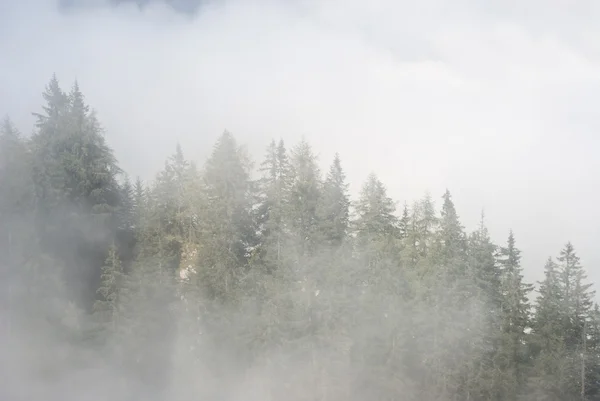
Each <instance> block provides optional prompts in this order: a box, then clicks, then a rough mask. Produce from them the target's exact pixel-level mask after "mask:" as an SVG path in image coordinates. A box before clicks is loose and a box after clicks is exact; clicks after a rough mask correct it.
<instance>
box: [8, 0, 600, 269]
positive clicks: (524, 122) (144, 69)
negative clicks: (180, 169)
mask: <svg viewBox="0 0 600 401" xmlns="http://www.w3.org/2000/svg"><path fill="white" fill-rule="evenodd" d="M4 3H6V4H3V5H2V6H0V7H2V9H0V11H1V12H0V14H3V15H5V18H4V21H3V23H2V24H0V26H1V27H0V54H2V57H1V58H0V88H3V96H2V97H0V113H1V112H7V113H9V114H10V115H11V116H12V117H13V118H14V119H15V120H16V121H17V122H18V124H19V125H20V126H21V128H22V129H23V130H24V131H26V132H27V130H29V129H30V128H29V127H30V126H31V118H30V115H29V113H30V112H31V111H34V110H37V109H39V107H40V104H41V97H40V92H41V90H42V88H43V87H44V85H45V84H46V82H47V81H48V79H49V77H50V75H51V74H52V72H56V73H57V74H58V76H59V78H60V79H61V81H62V82H63V85H70V84H71V83H72V81H73V80H74V79H78V80H79V82H80V85H81V87H82V89H83V91H84V93H85V94H86V95H87V98H88V101H89V102H90V103H91V104H92V105H93V106H94V107H95V108H96V109H97V110H98V113H99V117H100V119H101V121H102V122H103V123H104V126H105V128H106V135H107V137H108V139H109V141H110V143H111V144H112V145H113V147H114V148H115V150H116V152H117V156H118V157H119V158H120V160H121V163H122V165H123V167H124V168H126V169H127V170H128V171H130V172H131V173H132V174H133V175H137V174H141V175H143V176H146V177H151V176H152V175H153V174H154V173H155V172H156V171H157V170H158V169H160V168H161V166H162V163H163V160H164V159H165V157H166V156H167V155H168V154H169V153H171V152H172V150H173V149H174V146H175V143H176V141H179V142H181V144H182V145H183V146H184V149H185V150H186V153H187V156H188V157H191V158H194V159H197V160H203V159H204V158H205V157H206V156H207V154H208V152H209V151H210V147H211V146H212V143H213V141H214V139H215V138H216V136H217V135H218V134H220V133H221V132H222V131H223V130H224V129H228V130H230V131H232V132H233V133H234V134H235V135H236V136H237V137H238V138H239V139H240V141H242V142H245V143H248V144H249V147H250V150H251V151H252V152H253V153H254V154H255V159H257V160H260V158H261V157H262V154H263V149H264V147H265V146H266V144H267V142H268V141H269V139H270V138H272V137H276V138H278V137H283V138H284V139H285V140H286V141H287V142H288V143H289V144H290V145H291V144H293V143H294V142H296V141H297V140H298V139H299V138H300V137H301V136H305V137H306V138H307V139H308V140H309V141H310V142H311V143H312V144H313V146H314V147H315V149H316V150H317V151H319V152H320V155H321V160H322V162H323V165H324V167H325V166H326V165H327V164H328V163H329V161H330V160H331V158H332V156H333V153H334V152H336V151H338V152H340V154H341V156H342V160H343V162H344V166H345V167H346V169H347V171H348V174H349V177H350V178H351V181H352V184H353V186H352V189H353V191H354V192H357V191H358V187H359V185H360V183H361V181H362V180H364V179H365V178H366V176H367V174H368V173H369V172H371V171H374V172H376V173H377V174H378V175H379V176H380V177H381V179H382V180H383V181H384V182H385V183H386V184H387V186H388V188H389V192H390V194H391V195H393V196H394V198H396V199H398V200H399V201H404V200H407V201H409V202H410V201H412V200H413V199H415V198H416V197H420V196H421V195H422V194H423V192H424V191H425V190H430V191H432V193H433V195H434V196H436V197H437V196H438V195H441V194H442V192H443V190H444V189H445V188H446V187H448V188H449V189H450V190H451V191H452V193H453V195H454V199H455V201H456V203H457V207H458V210H459V212H460V214H461V217H462V218H463V221H464V222H465V224H466V225H467V227H468V228H473V227H474V226H475V224H476V223H477V221H478V219H479V215H480V210H481V208H485V210H486V215H487V217H488V220H489V225H490V229H491V232H492V234H493V236H494V238H495V239H496V241H498V242H502V241H504V239H505V237H506V236H507V233H508V230H509V228H513V229H514V230H515V233H516V237H517V241H518V244H519V246H520V247H521V248H522V250H523V252H524V263H525V264H526V265H527V266H526V269H527V274H528V278H529V279H531V280H533V279H539V278H540V277H541V269H542V267H543V263H544V261H545V259H546V258H547V256H548V255H549V254H552V255H556V254H557V253H558V251H559V249H560V247H561V246H562V245H563V244H564V243H565V242H566V241H567V240H571V241H573V242H574V244H575V245H576V246H577V247H578V250H579V253H580V256H582V259H583V261H584V262H585V263H586V265H587V267H588V269H589V271H590V276H591V278H592V279H594V280H597V279H600V273H594V271H593V267H594V264H596V263H599V262H600V252H598V251H597V249H596V248H597V247H596V244H597V243H598V241H599V240H600V238H598V234H597V230H596V228H595V226H594V224H593V223H592V222H594V221H598V219H599V218H600V212H598V211H597V210H598V208H597V207H596V205H597V204H599V203H600V193H599V192H598V190H597V189H596V188H598V184H599V177H598V174H597V173H596V172H597V171H599V170H598V167H600V162H599V161H597V158H596V157H595V151H596V149H597V146H598V145H599V144H600V143H599V141H600V140H599V139H598V136H597V134H596V131H597V129H596V128H598V123H597V118H596V117H597V112H596V110H595V107H594V105H595V104H596V103H597V101H598V93H599V91H598V90H597V88H598V87H599V86H600V69H599V68H598V63H599V61H598V60H599V59H598V54H599V53H598V50H600V40H598V39H597V38H598V36H597V35H596V34H597V31H598V28H596V27H595V26H594V22H593V21H595V20H597V18H596V17H599V16H600V8H599V7H598V6H595V5H593V4H592V3H590V2H587V3H586V2H583V1H582V2H578V3H570V4H567V2H553V3H551V4H550V5H548V3H541V2H535V1H534V2H527V3H517V2H513V3H512V6H514V7H508V5H506V4H505V3H504V2H502V3H501V2H491V3H490V2H483V1H466V0H462V1H458V2H452V4H450V2H447V1H443V0H426V1H422V2H414V1H392V0H378V1H371V2H369V1H362V0H361V1H358V0H344V1H340V0H320V1H316V0H295V1H275V0H260V1H254V2H247V1H242V0H227V1H222V2H214V1H213V2H210V3H208V4H207V5H205V6H204V7H202V8H201V10H200V12H199V13H198V14H196V15H195V16H194V17H190V16H187V15H183V14H180V13H176V12H175V11H173V10H172V9H171V8H169V7H168V6H166V5H165V4H161V3H153V4H152V5H150V6H149V7H147V8H145V10H144V11H143V12H140V11H139V10H138V9H137V8H136V7H134V6H132V5H128V4H126V5H121V6H119V7H109V6H107V5H106V4H103V3H102V2H95V4H92V3H89V4H88V5H87V6H86V7H77V8H73V9H69V10H67V11H62V12H60V11H59V10H58V8H57V7H56V6H55V4H54V3H53V2H49V1H41V0H38V1H33V0H26V1H24V0H21V1H19V2H10V4H7V3H9V2H4ZM527 15H529V16H531V18H529V17H528V18H524V17H523V16H527ZM534 15H537V17H538V18H535V19H534V18H533V16H534Z"/></svg>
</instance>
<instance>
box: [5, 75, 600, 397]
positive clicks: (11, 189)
mask: <svg viewBox="0 0 600 401" xmlns="http://www.w3.org/2000/svg"><path fill="white" fill-rule="evenodd" d="M40 103H42V107H40V109H39V110H37V112H36V113H35V117H36V125H35V127H34V128H33V130H32V134H31V135H23V134H21V133H20V132H19V130H18V129H17V128H16V127H15V126H14V124H13V123H12V122H11V120H10V119H9V118H8V117H7V118H6V119H4V120H3V122H2V125H1V128H0V255H2V256H1V257H0V299H1V303H0V312H1V314H0V342H1V343H2V344H3V351H2V352H1V353H2V354H3V358H5V362H6V363H3V364H2V365H3V366H1V367H0V375H1V376H2V377H4V378H9V380H7V383H6V384H3V385H2V388H1V389H0V395H1V396H2V397H1V398H3V399H7V400H8V399H11V400H21V399H22V400H25V399H27V400H31V399H50V400H53V399H57V400H58V399H61V400H84V399H85V400H108V399H112V400H141V399H144V400H157V401H158V400H161V401H167V400H169V401H171V400H173V401H175V400H207V401H212V400H214V401H279V400H287V401H338V400H339V401H342V400H343V401H411V400H414V401H437V400H440V401H465V400H468V401H492V400H493V401H514V400H524V401H570V400H598V399H600V310H599V308H598V305H597V304H596V302H595V292H594V290H593V287H592V284H591V283H590V282H588V280H587V276H586V273H585V269H584V267H583V266H582V264H581V263H580V259H579V257H578V255H577V252H576V249H575V247H574V245H573V244H571V243H570V242H565V245H564V247H563V248H562V249H549V250H548V254H549V255H553V256H551V257H549V258H548V260H547V262H546V264H545V266H539V269H543V270H544V279H543V281H542V282H540V283H539V285H537V291H534V290H533V289H534V284H536V283H526V282H524V280H523V275H522V266H521V262H520V258H521V255H520V250H519V244H518V237H519V233H513V232H507V233H506V239H505V240H504V241H503V242H502V243H499V244H496V243H494V242H493V241H492V239H491V238H490V235H489V233H488V230H487V229H486V221H485V219H484V216H483V214H482V218H481V224H480V225H479V227H478V228H477V229H476V230H475V231H474V232H466V230H465V228H464V227H463V226H462V225H461V222H460V218H459V214H458V212H457V210H456V209H455V206H454V204H453V200H452V196H451V193H450V192H449V191H446V192H445V193H444V194H436V196H431V195H429V194H424V196H423V197H422V198H421V199H418V200H416V201H414V202H413V203H410V204H404V205H403V206H398V204H397V202H395V201H394V200H393V199H391V198H390V197H389V196H388V195H387V193H386V187H385V185H384V183H382V182H381V181H380V180H379V179H378V177H377V176H376V175H375V174H372V175H370V176H369V178H368V179H367V181H366V182H364V183H363V185H362V187H361V188H362V189H361V191H360V195H359V196H358V197H357V199H350V196H349V191H348V183H347V182H346V177H345V175H344V168H343V162H342V160H341V159H340V157H339V156H336V157H335V158H334V160H332V161H331V164H330V167H329V169H328V170H327V171H320V168H319V165H320V161H319V160H318V159H317V157H316V153H315V152H314V151H313V148H312V147H311V145H310V144H309V143H307V142H306V141H304V140H302V141H300V142H299V143H296V144H291V145H290V146H288V144H286V143H284V142H283V141H282V140H279V139H274V140H273V141H272V142H271V143H270V144H269V145H268V147H267V148H266V150H265V153H264V157H263V159H262V160H260V161H258V162H256V163H255V162H254V161H253V160H251V157H250V155H249V154H248V153H247V151H246V150H245V148H244V146H243V144H239V143H237V142H236V139H235V137H234V135H233V134H232V133H229V132H227V131H225V132H224V133H222V134H221V135H220V136H219V138H218V140H217V141H216V143H215V144H214V147H213V148H212V153H211V154H210V157H209V158H208V159H207V160H206V162H205V163H204V164H203V165H197V164H196V163H194V162H193V161H191V160H190V159H188V158H186V154H185V152H184V149H182V148H181V147H180V146H178V145H176V144H175V143H174V144H173V153H172V155H171V156H170V157H169V158H168V159H167V160H166V161H165V164H164V167H163V168H162V170H161V172H160V173H159V174H157V176H156V177H155V179H154V180H153V181H152V182H143V181H142V180H141V179H139V178H138V179H130V178H129V177H128V175H127V174H126V172H124V171H122V169H121V168H120V167H119V162H118V160H116V158H115V156H114V154H113V151H112V149H111V147H110V145H109V144H108V143H107V142H106V140H105V137H104V132H103V128H102V124H101V123H100V121H99V120H98V117H97V116H96V114H95V112H94V111H93V109H92V108H91V107H90V106H89V105H88V104H87V103H86V100H85V98H84V95H83V94H82V91H81V90H80V88H79V86H78V84H77V83H75V84H73V85H72V86H71V87H70V89H68V90H63V89H62V88H61V85H60V83H59V81H58V79H57V77H56V76H53V77H52V79H51V80H50V81H49V83H48V84H47V86H46V88H45V90H44V91H43V94H42V99H41V100H40ZM140 146H143V145H140ZM140 151H141V152H143V149H140ZM253 177H255V178H253ZM438 205H439V207H438ZM528 268H529V267H528ZM3 381H4V380H3Z"/></svg>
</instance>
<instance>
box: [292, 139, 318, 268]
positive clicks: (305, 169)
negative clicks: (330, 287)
mask: <svg viewBox="0 0 600 401" xmlns="http://www.w3.org/2000/svg"><path fill="white" fill-rule="evenodd" d="M291 166H292V174H293V180H292V186H291V190H290V216H291V219H292V222H291V226H292V230H293V235H294V237H295V241H296V243H297V246H298V252H297V254H298V257H299V258H304V257H307V256H310V255H312V254H314V252H315V250H316V248H317V245H318V244H319V242H320V241H321V238H320V235H319V234H320V233H319V216H318V210H319V205H320V202H321V199H322V184H321V176H320V175H321V173H320V170H319V167H318V165H317V157H316V156H315V155H314V154H313V151H312V148H311V146H310V145H309V144H308V142H306V141H305V140H302V141H300V143H299V144H298V145H296V146H295V147H294V149H293V150H292V154H291Z"/></svg>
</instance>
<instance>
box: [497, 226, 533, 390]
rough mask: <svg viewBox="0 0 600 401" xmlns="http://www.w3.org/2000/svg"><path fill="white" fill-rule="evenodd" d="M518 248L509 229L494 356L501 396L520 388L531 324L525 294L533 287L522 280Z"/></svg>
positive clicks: (502, 262) (501, 258)
mask: <svg viewBox="0 0 600 401" xmlns="http://www.w3.org/2000/svg"><path fill="white" fill-rule="evenodd" d="M520 253H521V251H520V250H519V249H517V248H516V246H515V237H514V235H513V233H512V231H511V232H510V234H509V236H508V242H507V246H506V247H502V248H501V249H500V252H499V263H500V265H501V266H502V275H501V284H500V288H501V294H502V303H501V309H500V311H501V333H502V336H501V338H500V348H499V350H498V353H497V355H496V357H495V361H496V366H499V367H500V371H501V373H502V376H501V377H500V384H501V385H500V388H498V389H497V391H498V393H499V394H501V397H502V398H503V399H507V400H509V399H515V398H516V397H517V395H518V393H519V391H520V390H521V389H523V386H524V384H525V383H524V381H523V378H524V377H525V374H524V373H525V372H524V368H525V367H526V365H527V352H526V349H525V344H526V343H527V340H528V339H527V334H526V330H527V329H528V328H529V326H530V321H529V319H530V316H529V314H530V306H529V301H528V295H529V293H530V292H531V291H532V290H533V287H532V286H531V285H529V284H526V283H524V282H523V274H522V268H521V264H520V260H521V255H520Z"/></svg>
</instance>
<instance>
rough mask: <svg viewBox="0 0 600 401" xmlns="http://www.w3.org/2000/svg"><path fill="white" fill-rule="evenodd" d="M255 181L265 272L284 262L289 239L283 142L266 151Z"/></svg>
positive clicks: (288, 171) (288, 184)
mask: <svg viewBox="0 0 600 401" xmlns="http://www.w3.org/2000/svg"><path fill="white" fill-rule="evenodd" d="M260 171H261V172H262V173H263V176H262V177H261V179H260V180H259V182H258V189H259V191H258V197H259V199H258V206H257V208H256V212H255V214H256V221H257V224H258V226H259V230H260V247H259V253H260V259H261V261H262V263H263V264H265V267H266V268H267V270H268V271H272V270H273V269H275V268H277V267H279V266H280V265H281V264H282V263H283V257H284V250H285V248H286V246H288V245H289V240H290V219H289V217H288V214H289V212H290V191H291V181H292V178H293V177H292V173H291V166H290V163H289V160H288V156H287V151H286V149H285V144H284V142H283V140H280V141H279V143H278V144H277V143H275V141H274V140H273V141H272V142H271V144H270V145H269V148H268V149H267V155H266V157H265V160H264V161H263V163H262V164H261V168H260Z"/></svg>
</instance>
